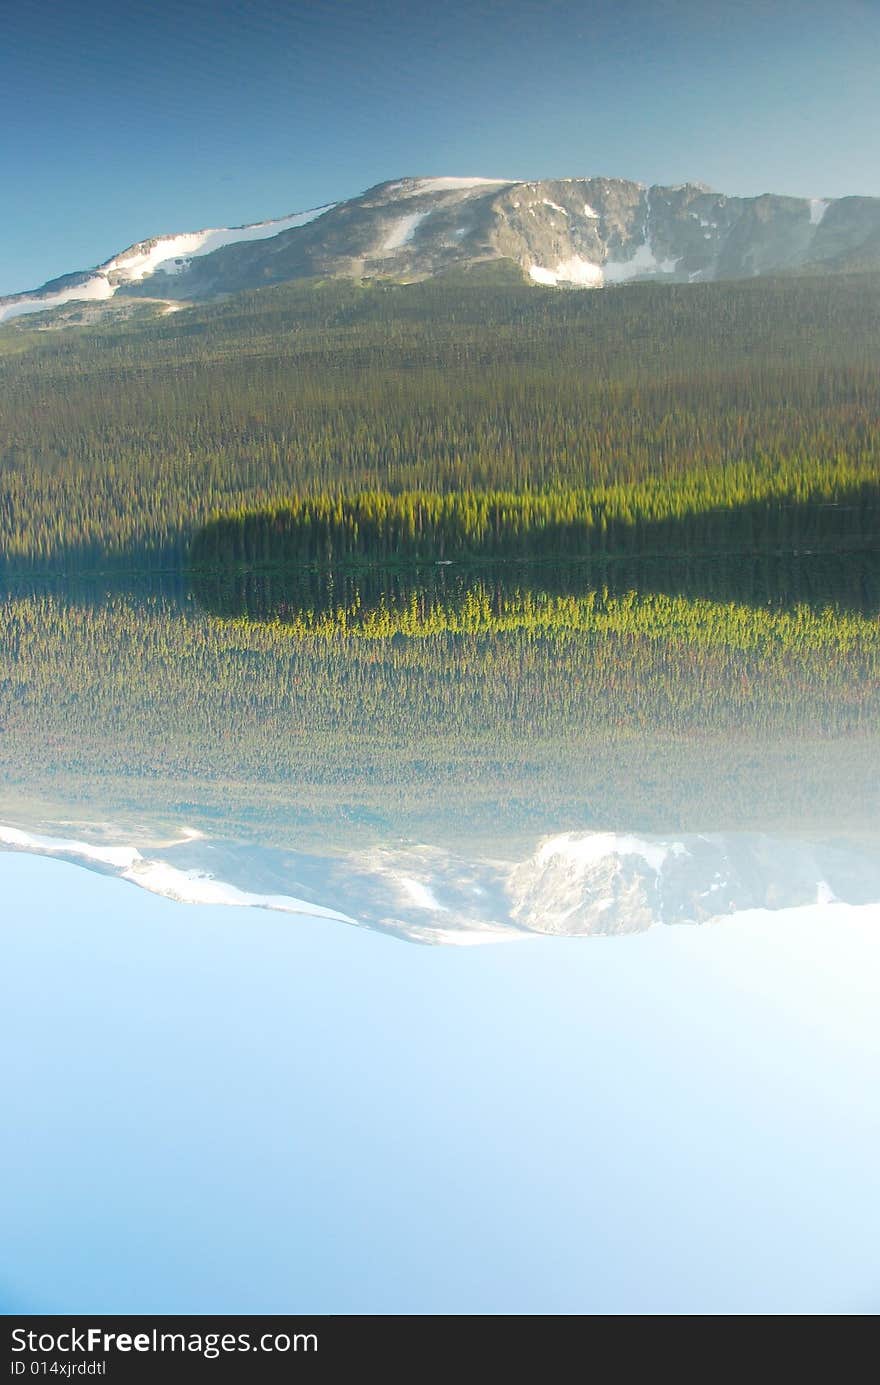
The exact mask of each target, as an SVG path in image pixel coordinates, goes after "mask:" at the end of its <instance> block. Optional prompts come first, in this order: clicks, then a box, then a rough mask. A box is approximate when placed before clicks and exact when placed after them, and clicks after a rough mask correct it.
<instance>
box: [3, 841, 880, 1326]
mask: <svg viewBox="0 0 880 1385" xmlns="http://www.w3.org/2000/svg"><path fill="white" fill-rule="evenodd" d="M0 900H2V904H0V918H2V929H3V947H4V952H5V955H6V958H7V962H6V966H5V968H4V972H3V976H2V981H0V987H2V995H0V1045H2V1048H0V1051H2V1053H3V1065H2V1066H3V1077H2V1105H3V1126H4V1131H5V1134H4V1138H3V1141H2V1147H0V1148H2V1153H0V1221H2V1234H0V1247H2V1249H0V1295H3V1296H5V1299H6V1303H7V1307H8V1309H9V1310H11V1311H15V1310H17V1309H32V1310H34V1311H52V1310H61V1311H65V1310H66V1311H78V1312H85V1311H111V1312H112V1311H117V1312H123V1311H141V1312H148V1311H161V1310H165V1311H176V1312H186V1311H190V1310H191V1311H211V1312H217V1313H223V1312H233V1311H237V1312H245V1313H247V1312H259V1311H274V1310H281V1311H283V1310H302V1311H310V1310H325V1311H331V1310H332V1311H335V1312H347V1311H348V1312H357V1311H360V1312H394V1311H418V1310H425V1311H437V1312H446V1311H467V1312H520V1311H537V1312H545V1311H560V1312H584V1311H592V1312H602V1311H612V1312H628V1313H634V1312H667V1311H683V1312H713V1311H722V1312H725V1311H742V1312H745V1311H768V1312H769V1311H774V1312H822V1311H830V1312H839V1311H856V1312H862V1311H870V1310H876V1309H877V1308H878V1307H880V1272H878V1266H877V1251H876V1247H877V1244H878V1241H880V1201H878V1199H877V1197H876V1187H877V1183H876V1150H877V1147H878V1136H880V1086H878V1084H877V1082H876V1074H877V1071H878V1060H880V1018H878V1015H877V1012H876V1003H875V997H876V993H877V983H878V980H880V917H878V911H877V910H876V909H874V910H873V912H872V911H870V910H860V911H856V910H850V909H847V908H846V907H844V906H831V907H828V908H826V909H824V910H823V911H820V910H811V911H800V912H798V913H797V914H787V915H785V914H783V915H778V916H776V917H775V918H771V919H767V918H766V917H765V918H764V919H759V920H757V921H755V920H754V919H752V921H750V918H749V917H748V916H741V917H740V918H738V919H734V920H732V921H730V922H727V923H724V924H720V925H713V926H707V927H703V928H700V929H697V928H687V927H679V928H655V929H652V930H650V931H649V932H648V933H644V934H641V935H637V936H633V937H628V938H617V939H608V940H603V939H575V940H565V941H553V940H537V941H528V942H523V943H517V944H511V945H507V946H497V947H487V948H479V949H463V950H458V949H446V948H416V947H412V946H407V945H405V944H402V943H399V942H397V941H394V940H390V939H386V938H383V937H381V936H379V935H377V934H375V933H371V932H366V931H365V932H359V931H357V930H354V929H351V928H347V927H345V926H342V925H337V924H332V923H327V922H322V923H320V924H319V923H312V922H301V921H297V920H292V919H290V918H284V917H282V916H277V915H275V916H273V915H271V914H265V913H262V912H260V911H252V910H249V911H245V912H243V911H240V910H229V909H222V908H186V907H183V906H180V905H176V904H174V903H172V902H170V901H168V900H165V899H161V898H158V897H155V896H151V895H148V894H146V893H144V892H142V891H139V890H137V889H135V888H133V887H131V886H129V885H126V884H124V883H122V882H119V881H117V880H113V879H110V878H105V877H101V876H98V875H95V874H93V873H90V872H87V871H84V870H81V869H78V868H76V867H74V866H70V865H67V864H64V863H60V862H57V861H50V860H43V859H39V858H36V857H29V856H23V855H22V856H19V855H9V854H7V855H0Z"/></svg>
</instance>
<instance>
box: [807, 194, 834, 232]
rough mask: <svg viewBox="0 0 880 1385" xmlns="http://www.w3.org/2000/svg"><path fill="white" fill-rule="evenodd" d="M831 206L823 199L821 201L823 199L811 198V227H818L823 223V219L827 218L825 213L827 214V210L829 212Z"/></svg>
mask: <svg viewBox="0 0 880 1385" xmlns="http://www.w3.org/2000/svg"><path fill="white" fill-rule="evenodd" d="M830 206H831V203H830V202H823V201H822V199H821V197H811V198H810V225H811V226H818V225H819V224H820V223H821V221H822V219H823V217H824V216H825V213H826V212H827V210H828V208H829V207H830Z"/></svg>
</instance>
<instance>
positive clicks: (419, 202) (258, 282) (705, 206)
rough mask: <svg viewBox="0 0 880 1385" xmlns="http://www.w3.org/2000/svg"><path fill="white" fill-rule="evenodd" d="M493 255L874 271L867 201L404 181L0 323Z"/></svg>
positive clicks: (223, 237)
mask: <svg viewBox="0 0 880 1385" xmlns="http://www.w3.org/2000/svg"><path fill="white" fill-rule="evenodd" d="M501 258H506V259H510V260H513V261H515V262H516V263H517V264H519V265H520V266H521V268H522V269H523V271H524V273H525V274H526V275H527V276H529V277H530V278H531V279H532V280H533V281H534V282H536V283H539V284H546V285H556V284H559V285H566V284H567V285H573V286H578V287H600V286H602V285H615V284H621V283H626V282H629V281H632V280H644V279H659V280H663V281H668V282H680V283H687V282H697V281H707V280H713V279H740V278H750V277H753V276H755V275H763V274H774V273H780V272H792V271H800V272H838V271H843V270H848V269H865V268H880V198H876V197H844V198H839V199H838V200H836V201H830V202H824V201H821V200H819V199H809V198H798V197H780V196H775V195H772V194H766V195H764V196H761V197H745V198H743V197H726V196H725V195H724V194H723V193H717V192H712V191H711V190H710V189H708V188H706V187H704V186H703V185H702V184H698V183H687V184H684V185H683V186H680V187H660V186H654V187H650V188H648V187H644V186H643V185H642V184H640V183H633V182H629V181H627V180H626V179H622V178H602V177H591V178H562V179H551V180H547V181H538V182H531V183H524V182H504V181H501V180H491V179H479V178H403V179H398V180H396V181H393V182H388V183H381V184H379V185H378V186H377V187H374V188H370V189H369V190H368V191H367V192H365V193H363V194H362V195H361V196H359V197H354V198H351V199H350V200H349V201H346V202H340V203H337V204H336V205H334V206H331V207H329V208H318V209H316V210H315V211H313V212H307V213H301V214H300V215H299V216H292V217H287V218H284V219H283V220H281V221H278V222H266V223H262V224H261V225H259V226H253V227H247V226H246V227H239V228H237V230H235V229H233V230H225V231H219V232H218V231H205V232H194V233H184V234H182V235H176V236H168V237H159V238H156V239H153V240H150V241H144V242H141V243H139V244H138V245H136V246H132V247H130V248H129V250H126V251H123V252H122V253H121V254H119V255H117V256H115V257H114V258H113V259H112V260H109V261H107V262H106V264H104V265H103V266H99V267H98V268H97V269H96V270H90V271H83V272H80V273H76V274H72V275H67V276H65V277H64V278H63V279H58V280H54V281H53V282H51V283H49V284H45V285H43V287H42V288H40V289H35V290H32V291H30V292H28V293H26V294H14V295H11V296H8V297H6V298H0V321H2V320H3V318H4V317H11V316H17V315H18V314H20V313H22V312H33V311H39V310H43V309H45V308H52V307H56V306H59V305H60V304H61V303H64V302H69V301H75V300H79V299H85V300H94V301H98V302H103V301H105V300H106V299H108V298H110V297H112V296H113V295H114V294H116V293H119V294H124V295H125V296H126V297H136V296H144V297H149V298H159V299H165V300H168V301H171V302H173V301H184V302H186V301H194V300H204V299H210V298H215V297H218V296H221V295H223V294H227V293H233V292H236V291H237V290H240V289H248V288H257V287H261V286H264V285H268V284H276V283H281V282H284V281H286V280H290V279H298V278H303V277H308V276H312V275H321V276H345V277H355V278H375V277H382V276H385V277H392V278H395V279H404V280H405V279H420V278H427V277H430V276H432V275H435V274H440V273H443V272H445V271H448V270H450V269H454V268H456V267H464V266H468V265H473V264H477V263H479V262H481V261H485V260H493V259H501Z"/></svg>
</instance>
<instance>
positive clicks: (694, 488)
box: [190, 462, 880, 566]
mask: <svg viewBox="0 0 880 1385" xmlns="http://www.w3.org/2000/svg"><path fill="white" fill-rule="evenodd" d="M878 519H880V483H876V482H874V481H868V480H866V479H865V478H864V477H861V476H860V474H859V472H858V471H857V470H856V469H855V468H853V467H851V466H846V465H828V464H824V465H823V464H820V463H816V462H811V463H806V464H802V465H800V466H795V465H792V464H789V465H787V466H783V467H781V468H779V469H778V470H777V471H775V472H770V473H762V472H761V471H760V470H758V469H757V468H755V467H754V466H747V465H743V464H740V465H736V466H730V467H728V468H726V469H723V470H717V471H713V472H694V473H691V474H689V475H686V476H683V477H677V478H675V479H666V478H652V479H650V480H646V481H642V482H638V483H635V484H631V485H620V484H619V485H609V486H601V487H596V488H595V489H592V490H572V489H564V488H561V487H560V488H554V489H546V490H541V491H532V490H526V491H476V490H471V489H468V490H462V491H454V492H447V493H440V492H430V491H403V492H400V493H398V494H389V493H388V492H384V491H362V492H358V493H356V494H354V495H343V494H335V495H326V494H318V495H305V496H294V497H292V498H290V499H288V500H286V501H284V502H282V503H280V504H276V505H274V506H270V507H266V508H263V509H246V508H241V509H238V510H235V511H232V512H230V513H227V514H223V515H219V516H217V517H215V518H214V519H212V520H210V521H209V522H208V524H206V525H205V526H204V527H203V528H202V529H200V530H199V531H198V533H197V534H196V535H195V536H194V539H193V542H192V546H191V551H190V558H191V562H192V563H193V564H194V565H196V566H199V565H202V566H217V565H230V564H236V563H242V564H250V565H260V564H263V565H272V564H296V563H300V564H309V563H311V564H314V563H326V564H346V563H351V562H385V563H387V562H391V561H395V560H400V561H415V560H432V559H433V560H440V559H453V558H459V559H460V558H471V559H473V558H508V559H510V558H528V559H541V558H546V559H557V560H558V559H562V558H565V557H571V556H584V555H596V554H603V553H608V554H613V553H618V552H627V551H632V552H639V553H664V552H676V551H686V552H701V551H702V552H709V553H717V552H743V553H752V552H766V551H770V550H773V549H779V548H788V549H792V548H798V547H804V546H807V545H808V546H810V548H812V549H814V550H822V549H833V548H835V547H852V548H858V547H867V546H871V545H873V544H876V542H877V540H878V537H880V525H878Z"/></svg>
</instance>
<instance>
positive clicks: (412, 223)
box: [382, 211, 431, 250]
mask: <svg viewBox="0 0 880 1385" xmlns="http://www.w3.org/2000/svg"><path fill="white" fill-rule="evenodd" d="M430 215H431V213H430V212H429V211H428V212H413V213H412V214H411V215H410V216H402V217H401V218H400V220H399V221H398V222H397V224H396V225H395V227H394V229H393V230H392V231H391V233H390V235H389V236H388V237H387V239H386V240H385V243H384V244H383V246H382V249H383V250H400V249H401V247H402V246H404V245H408V244H409V242H410V241H411V240H412V238H413V236H414V235H415V233H416V231H417V229H418V228H419V226H421V224H422V222H423V221H425V220H427V218H428V217H429V216H430Z"/></svg>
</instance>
